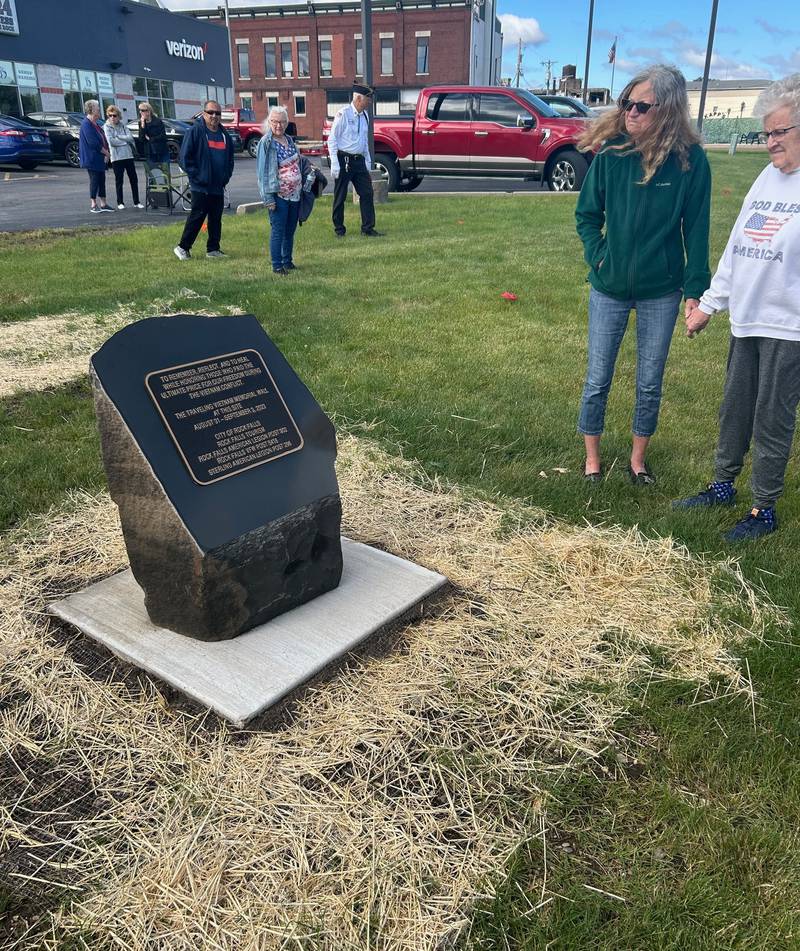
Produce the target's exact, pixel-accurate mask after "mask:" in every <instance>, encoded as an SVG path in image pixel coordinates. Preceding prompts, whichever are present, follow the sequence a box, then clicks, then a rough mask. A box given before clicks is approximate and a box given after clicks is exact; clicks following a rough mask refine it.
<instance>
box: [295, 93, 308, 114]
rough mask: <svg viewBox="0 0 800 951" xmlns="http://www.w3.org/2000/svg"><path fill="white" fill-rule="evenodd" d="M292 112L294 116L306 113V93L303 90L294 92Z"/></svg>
mask: <svg viewBox="0 0 800 951" xmlns="http://www.w3.org/2000/svg"><path fill="white" fill-rule="evenodd" d="M294 114H295V115H296V116H304V115H305V114H306V94H305V93H304V92H296V93H295V94H294Z"/></svg>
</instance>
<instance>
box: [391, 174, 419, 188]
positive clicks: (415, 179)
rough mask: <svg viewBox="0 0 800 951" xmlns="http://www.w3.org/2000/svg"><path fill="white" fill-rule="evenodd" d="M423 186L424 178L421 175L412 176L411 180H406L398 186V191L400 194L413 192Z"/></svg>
mask: <svg viewBox="0 0 800 951" xmlns="http://www.w3.org/2000/svg"><path fill="white" fill-rule="evenodd" d="M421 184H422V178H421V177H420V176H419V175H412V176H411V178H404V179H403V180H402V181H401V182H400V184H399V185H398V186H397V190H398V191H399V192H413V191H414V189H415V188H417V187H418V186H419V185H421Z"/></svg>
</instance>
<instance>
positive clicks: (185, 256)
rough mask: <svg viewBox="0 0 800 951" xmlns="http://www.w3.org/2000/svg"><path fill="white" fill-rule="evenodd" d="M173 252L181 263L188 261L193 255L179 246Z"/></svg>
mask: <svg viewBox="0 0 800 951" xmlns="http://www.w3.org/2000/svg"><path fill="white" fill-rule="evenodd" d="M172 250H173V253H174V255H175V257H176V258H177V259H178V260H179V261H188V260H189V258H190V257H191V254H189V252H188V251H184V249H183V248H182V247H181V246H180V245H178V246H177V247H176V248H173V249H172Z"/></svg>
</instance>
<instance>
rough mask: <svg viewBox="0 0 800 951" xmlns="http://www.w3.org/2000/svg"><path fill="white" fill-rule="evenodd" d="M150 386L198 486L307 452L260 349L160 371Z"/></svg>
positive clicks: (150, 379)
mask: <svg viewBox="0 0 800 951" xmlns="http://www.w3.org/2000/svg"><path fill="white" fill-rule="evenodd" d="M145 386H146V387H147V391H148V392H149V394H150V396H151V397H152V399H153V402H154V403H155V405H156V409H157V410H158V412H159V414H160V415H161V418H162V419H163V420H164V425H165V426H166V427H167V430H168V431H169V434H170V436H172V439H173V441H174V442H175V445H176V446H177V449H178V452H179V453H180V455H181V458H182V459H183V461H184V463H185V464H186V468H187V469H188V470H189V473H190V474H191V476H192V478H193V479H194V481H195V482H197V483H198V484H199V485H211V484H212V483H214V482H219V481H220V480H221V479H228V478H230V477H231V476H233V475H236V474H237V473H239V472H244V471H246V470H247V469H252V468H254V467H255V466H262V465H264V464H265V463H267V462H273V461H274V460H275V459H280V458H281V457H282V456H286V455H288V454H289V453H292V452H297V451H298V450H299V449H302V448H303V437H302V435H301V433H300V430H299V429H298V428H297V424H296V423H295V421H294V419H293V417H292V414H291V413H290V412H289V408H288V406H287V405H286V402H285V400H284V399H283V397H282V396H281V394H280V391H279V390H278V387H277V386H276V385H275V381H274V380H273V378H272V374H271V373H270V372H269V370H268V368H267V365H266V363H265V362H264V358H263V357H262V356H261V354H260V353H258V351H256V350H238V351H236V352H235V353H224V354H221V355H220V356H218V357H209V358H208V359H206V360H198V361H196V362H195V363H184V364H181V365H179V366H174V367H166V368H164V369H163V370H154V371H153V372H152V373H148V374H147V376H146V377H145Z"/></svg>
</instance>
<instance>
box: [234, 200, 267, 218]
mask: <svg viewBox="0 0 800 951" xmlns="http://www.w3.org/2000/svg"><path fill="white" fill-rule="evenodd" d="M263 207H264V203H263V202H260V201H248V202H245V204H243V205H237V206H236V214H237V215H251V214H252V213H253V212H255V211H258V210H259V209H261V208H263Z"/></svg>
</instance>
